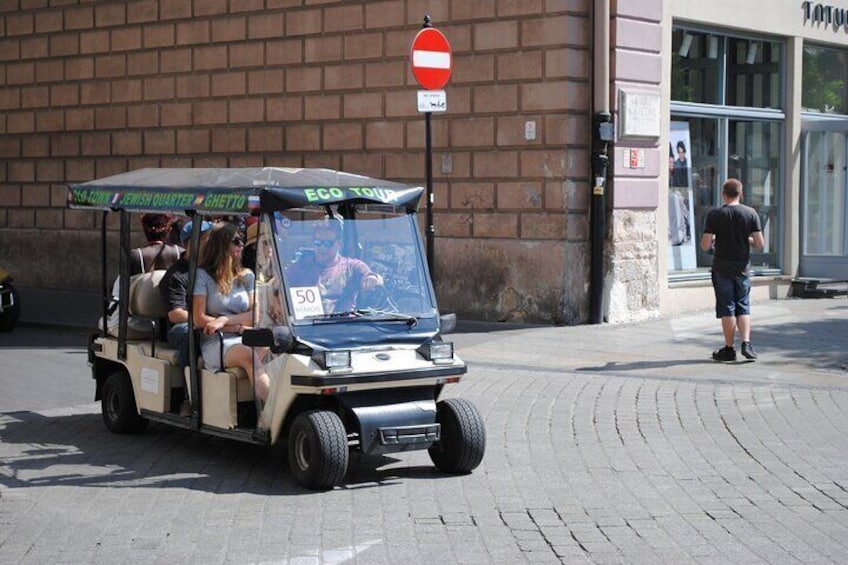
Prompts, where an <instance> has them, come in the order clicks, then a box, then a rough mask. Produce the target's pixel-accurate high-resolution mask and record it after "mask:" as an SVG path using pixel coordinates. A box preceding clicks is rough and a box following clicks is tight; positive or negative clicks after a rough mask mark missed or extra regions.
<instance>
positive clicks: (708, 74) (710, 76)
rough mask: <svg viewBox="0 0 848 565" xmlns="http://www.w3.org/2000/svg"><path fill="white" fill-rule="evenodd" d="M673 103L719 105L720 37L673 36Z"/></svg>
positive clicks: (678, 33)
mask: <svg viewBox="0 0 848 565" xmlns="http://www.w3.org/2000/svg"><path fill="white" fill-rule="evenodd" d="M672 48H673V50H672V63H671V99H672V100H681V101H684V102H701V103H704V104H718V103H720V102H721V101H720V100H719V82H718V77H719V63H720V54H721V48H722V45H721V39H720V38H719V37H718V36H717V35H711V34H706V33H700V32H695V31H683V30H676V31H674V32H673V33H672Z"/></svg>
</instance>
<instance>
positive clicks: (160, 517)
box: [0, 299, 848, 564]
mask: <svg viewBox="0 0 848 565" xmlns="http://www.w3.org/2000/svg"><path fill="white" fill-rule="evenodd" d="M754 315H755V333H754V338H755V345H756V346H757V348H758V351H759V353H760V356H761V358H760V360H758V361H757V362H756V363H738V364H715V363H713V362H712V361H710V360H709V359H708V356H709V351H710V349H711V348H716V347H718V346H719V345H721V344H720V339H721V338H720V331H719V326H718V322H717V321H716V320H715V319H713V318H712V317H711V316H710V315H709V314H708V313H706V314H705V313H701V314H698V315H693V316H686V317H678V318H674V319H669V320H654V321H649V322H642V323H638V324H630V325H620V326H609V325H602V326H581V327H569V328H552V327H542V328H533V327H523V328H514V327H513V328H511V329H508V330H503V331H493V330H495V329H498V327H496V326H490V325H485V324H479V325H468V326H464V331H463V332H461V333H458V334H456V335H455V336H454V339H455V341H456V343H457V346H458V351H459V353H460V355H461V356H463V358H464V359H466V360H467V361H468V362H469V366H470V374H469V377H468V378H467V379H465V380H464V381H463V382H462V383H461V384H460V385H458V386H456V387H455V388H454V389H453V390H451V391H450V395H451V396H463V397H465V398H468V399H470V400H472V401H474V402H475V403H476V404H477V405H478V407H479V408H480V410H481V412H482V413H483V415H484V419H485V421H486V425H487V432H488V447H487V453H486V457H485V459H484V461H483V464H482V465H481V466H480V467H479V468H478V469H477V470H476V471H475V472H473V473H472V474H470V475H466V476H459V477H456V476H446V475H442V474H441V473H438V472H436V471H435V470H434V469H433V467H432V465H431V463H430V461H429V459H428V457H427V455H426V453H424V452H413V453H407V454H399V455H391V456H383V457H371V458H360V459H357V460H355V461H354V462H353V464H352V466H351V470H350V472H349V474H348V477H347V482H346V485H345V486H344V487H342V488H337V489H335V490H334V491H331V492H323V493H314V492H309V491H306V490H303V489H302V488H300V487H299V486H298V485H297V484H296V483H295V482H294V480H293V479H292V477H291V475H290V474H289V472H288V470H287V469H286V465H285V459H284V454H283V452H282V450H279V449H277V450H270V451H268V450H263V449H260V448H256V447H253V446H247V445H242V444H238V443H235V442H231V441H227V440H223V439H217V438H211V437H203V436H200V435H193V434H190V433H188V432H185V431H182V430H174V429H171V428H168V427H165V426H162V425H151V426H150V428H149V429H148V431H147V432H146V433H144V434H142V435H139V436H116V435H112V434H109V433H108V432H107V431H106V430H105V428H104V426H103V424H102V422H101V420H100V415H99V407H98V405H96V404H83V405H77V406H72V407H67V408H58V409H49V410H41V411H38V412H36V411H17V412H6V413H3V414H0V440H2V443H0V563H38V564H42V563H117V562H122V563H136V562H137V563H293V564H312V563H365V564H380V563H386V564H397V563H405V564H416V563H469V564H471V563H473V564H478V563H498V564H501V563H651V564H653V563H675V564H677V563H699V564H700V563H704V564H706V563H846V562H848V434H846V431H848V350H847V349H846V337H848V300H839V299H837V300H824V301H816V300H806V301H788V300H787V301H772V302H769V303H767V304H763V305H755V310H754ZM0 351H2V350H0ZM0 354H3V355H5V354H6V353H5V352H4V353H0ZM81 361H82V362H84V360H81ZM3 366H4V365H2V362H0V368H2V367H3ZM0 378H2V379H4V380H5V379H8V378H10V375H6V374H2V375H0ZM83 386H86V387H87V386H91V383H90V382H86V383H84V385H83Z"/></svg>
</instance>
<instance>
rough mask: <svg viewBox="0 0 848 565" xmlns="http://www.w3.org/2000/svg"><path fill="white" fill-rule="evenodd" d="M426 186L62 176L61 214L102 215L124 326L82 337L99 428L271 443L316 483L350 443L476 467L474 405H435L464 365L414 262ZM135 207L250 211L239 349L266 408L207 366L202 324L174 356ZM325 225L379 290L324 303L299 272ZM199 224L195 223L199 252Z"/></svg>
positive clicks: (190, 175) (249, 177) (324, 484)
mask: <svg viewBox="0 0 848 565" xmlns="http://www.w3.org/2000/svg"><path fill="white" fill-rule="evenodd" d="M422 193H423V189H422V188H421V187H411V186H406V185H402V184H398V183H393V182H388V181H383V180H377V179H372V178H367V177H363V176H359V175H353V174H347V173H343V172H337V171H332V170H326V169H287V168H272V167H267V168H245V169H142V170H137V171H133V172H129V173H124V174H119V175H115V176H111V177H107V178H103V179H99V180H94V181H91V182H86V183H81V184H74V185H71V186H70V187H69V191H68V205H69V207H71V208H75V209H88V210H92V209H94V210H101V211H103V214H104V218H103V221H102V222H101V226H102V227H101V239H102V249H103V256H102V259H101V263H102V271H103V274H102V281H101V282H102V290H103V311H102V316H103V319H104V320H105V319H107V317H108V316H109V315H110V312H109V308H110V305H111V307H113V308H116V312H117V318H118V320H119V323H118V325H117V328H114V329H110V328H109V327H107V325H106V324H102V325H101V329H100V331H99V332H98V333H97V334H94V335H92V336H91V339H90V343H89V348H88V359H89V363H90V365H91V369H92V376H93V378H94V380H95V382H96V392H95V400H100V401H101V405H102V413H103V421H104V423H105V425H106V427H107V428H108V429H109V430H110V431H112V432H115V433H135V432H140V431H142V430H144V429H145V427H146V425H147V423H148V421H154V422H160V423H165V424H170V425H173V426H178V427H182V428H186V429H190V430H194V431H197V432H201V433H206V434H213V435H216V436H223V437H227V438H232V439H234V440H238V441H243V442H249V443H254V444H260V445H266V446H273V445H276V444H278V443H280V442H282V443H283V444H285V445H287V446H288V460H289V466H290V468H291V472H292V473H293V475H294V476H295V478H296V479H297V480H298V481H299V482H300V483H301V484H303V485H304V486H306V487H309V488H315V489H326V488H332V487H333V486H336V485H338V484H340V483H341V482H342V481H343V479H344V476H345V473H346V471H347V467H348V461H349V457H350V452H352V451H353V452H360V453H363V454H385V453H392V452H400V451H406V450H418V449H427V450H428V452H429V455H430V458H431V459H432V461H433V463H434V464H435V466H436V467H437V468H439V469H440V470H442V471H444V472H447V473H468V472H470V471H471V470H472V469H474V468H475V467H477V466H478V465H479V464H480V462H481V460H482V458H483V454H484V451H485V443H486V435H485V428H484V424H483V421H482V418H481V416H480V414H479V412H478V410H477V409H476V408H475V407H474V405H473V404H471V403H470V402H468V401H467V400H464V399H460V398H448V399H441V400H440V397H441V396H442V392H443V389H444V387H445V385H448V384H450V383H456V382H458V381H459V380H460V379H461V378H463V376H464V375H465V374H466V366H465V364H464V363H463V362H462V360H461V359H460V358H459V357H457V356H456V355H455V353H454V351H453V344H452V343H450V342H447V341H444V340H443V335H444V334H446V333H447V332H449V331H450V330H451V329H453V327H454V326H455V324H456V319H455V317H453V316H452V315H446V316H440V315H439V312H438V309H437V306H436V300H435V294H434V291H433V286H432V283H431V280H430V277H429V272H428V270H427V265H426V264H425V261H424V259H423V257H424V253H423V250H422V247H423V246H422V242H421V237H420V234H419V229H418V223H417V215H416V211H417V207H418V203H419V199H420V198H421V195H422ZM142 212H145V213H146V212H161V213H168V214H176V215H185V216H187V217H188V218H189V219H193V220H210V219H212V220H216V219H220V218H227V219H228V220H230V221H232V220H233V219H238V218H241V219H245V218H248V217H254V218H256V219H257V220H258V223H257V224H256V225H257V226H258V230H257V242H256V245H257V249H256V264H255V272H256V277H255V278H256V283H255V288H254V292H253V296H254V307H253V320H254V323H253V325H252V327H250V328H247V329H244V331H243V333H242V343H243V344H244V345H247V346H249V347H252V348H254V349H253V351H254V352H255V354H256V355H255V357H256V358H257V359H258V360H259V361H258V362H259V363H260V364H261V365H262V367H261V368H262V369H264V371H265V372H266V373H267V374H268V375H269V377H270V381H271V386H270V392H269V395H268V398H267V400H266V402H265V403H264V405H263V403H261V402H258V401H257V400H256V398H255V395H254V391H253V387H252V386H251V385H250V383H249V381H248V379H247V378H246V374H245V373H244V371H243V370H241V369H238V368H227V367H225V368H224V369H222V370H221V371H220V372H212V371H210V370H209V369H207V368H205V366H206V363H205V362H204V360H203V358H202V356H200V355H199V354H198V353H197V352H199V349H198V345H197V343H198V340H199V339H200V336H199V333H198V332H197V331H193V332H190V333H189V340H188V341H189V351H191V352H195V353H194V354H191V355H189V364H188V366H187V367H186V368H185V369H184V370H181V369H180V367H179V366H178V365H177V351H175V350H174V349H173V348H170V347H169V346H168V344H167V342H166V341H164V340H163V336H164V335H165V332H164V331H163V325H164V324H166V323H167V322H166V320H165V319H164V318H165V316H166V312H165V310H164V305H163V304H162V301H161V298H160V294H159V292H158V289H157V288H156V284H157V281H158V275H159V274H161V273H155V272H154V273H153V274H152V276H146V277H145V281H144V283H143V284H136V282H137V281H135V280H131V279H130V276H129V270H130V268H129V262H130V248H131V245H130V224H131V221H132V218H133V214H137V213H142ZM108 214H118V215H119V216H120V222H119V226H120V229H119V234H118V235H119V237H118V241H119V249H117V250H115V251H117V253H118V273H119V274H118V277H119V280H120V284H118V285H115V287H116V288H118V289H119V291H118V295H117V296H115V297H113V296H112V293H113V285H112V284H111V281H110V280H109V278H108V277H107V265H108V264H109V262H108V260H107V255H108V253H107V251H109V250H108V249H107V240H108V239H110V238H107V228H106V226H107V225H109V224H110V222H107V221H106V216H107V215H108ZM328 218H329V219H332V221H334V222H337V223H338V226H339V229H338V232H339V234H340V240H341V244H340V252H341V255H343V256H345V257H350V258H356V259H358V260H361V261H363V262H364V263H365V264H366V265H368V266H369V267H370V269H372V270H373V271H374V272H375V273H378V274H379V278H380V279H381V283H382V284H379V285H375V287H374V288H373V289H369V290H368V291H365V290H362V289H361V288H359V287H356V288H354V289H353V290H345V292H352V294H351V295H348V296H346V297H345V299H344V300H342V299H340V298H339V297H338V296H337V297H335V298H336V299H335V300H329V299H328V298H330V297H328V296H327V289H326V288H325V287H324V286H323V285H322V284H321V283H320V282H315V281H307V280H305V279H303V278H300V279H297V280H295V279H294V278H292V276H291V273H292V272H294V271H296V269H297V267H298V264H299V262H302V261H310V260H312V259H314V254H315V253H316V246H317V245H320V244H321V242H320V241H318V240H313V230H314V229H315V226H316V225H317V224H319V223H320V222H326V221H327V219H328ZM201 224H202V222H201V221H193V222H192V227H193V230H192V234H191V237H192V240H191V241H192V248H193V249H198V244H199V242H200V237H201V233H200V230H201ZM197 255H198V254H197V253H193V254H192V257H191V260H190V268H189V280H190V282H189V287H188V304H191V298H192V295H193V293H194V279H195V274H196V271H197V269H198V268H200V267H199V265H198V264H197ZM113 258H114V256H113ZM189 316H190V318H189V326H190V327H194V324H193V313H192V312H191V311H190V312H189ZM130 317H132V318H133V320H134V321H136V322H137V321H138V320H139V319H141V320H143V321H146V322H147V323H149V328H150V329H149V332H146V333H142V334H141V335H139V334H138V333H137V332H130V331H129V330H128V328H127V326H128V324H127V322H128V319H129V318H130ZM134 327H137V324H134ZM222 365H223V364H222ZM258 369H259V368H258V367H254V372H256V371H257V370H258Z"/></svg>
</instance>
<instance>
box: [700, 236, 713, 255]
mask: <svg viewBox="0 0 848 565" xmlns="http://www.w3.org/2000/svg"><path fill="white" fill-rule="evenodd" d="M713 239H715V235H713V234H711V233H706V232H705V233H704V235H702V236H701V250H702V251H709V250H710V249H712V246H713Z"/></svg>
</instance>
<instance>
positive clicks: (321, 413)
mask: <svg viewBox="0 0 848 565" xmlns="http://www.w3.org/2000/svg"><path fill="white" fill-rule="evenodd" d="M348 457H349V453H348V445H347V432H346V431H345V427H344V424H343V423H342V420H341V418H339V416H338V415H337V414H336V413H335V412H330V411H327V410H312V411H309V412H304V413H302V414H298V415H297V417H296V418H295V419H294V422H292V427H291V431H290V432H289V467H290V468H291V472H292V474H293V475H294V477H295V478H296V479H297V481H298V482H299V483H300V484H302V485H303V486H305V487H306V488H310V489H316V490H325V489H331V488H333V487H334V486H336V485H338V484H341V482H342V480H343V479H344V476H345V474H346V473H347V464H348Z"/></svg>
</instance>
